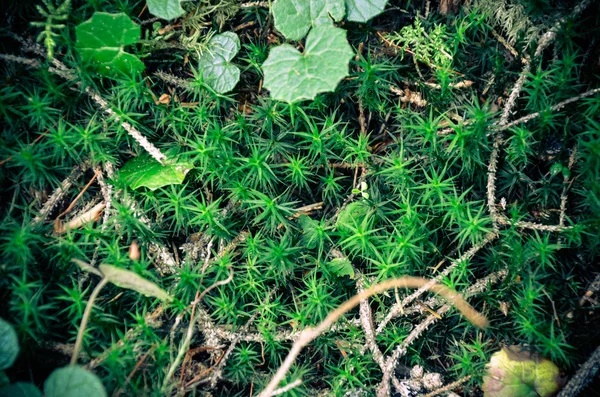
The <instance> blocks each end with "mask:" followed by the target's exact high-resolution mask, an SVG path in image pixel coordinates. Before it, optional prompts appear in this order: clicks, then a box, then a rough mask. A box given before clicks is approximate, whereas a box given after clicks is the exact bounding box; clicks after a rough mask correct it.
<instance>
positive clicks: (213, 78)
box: [198, 32, 240, 94]
mask: <svg viewBox="0 0 600 397" xmlns="http://www.w3.org/2000/svg"><path fill="white" fill-rule="evenodd" d="M208 48H209V49H208V51H205V52H203V53H202V55H201V56H200V58H199V59H198V66H199V68H200V70H201V71H202V76H203V77H204V82H205V83H206V84H207V85H208V86H209V87H211V88H212V89H213V90H215V91H216V92H218V93H220V94H223V93H225V92H229V91H231V90H233V88H234V87H235V85H236V84H237V83H238V81H240V69H239V68H238V67H237V66H235V65H233V64H232V63H231V60H232V59H233V58H234V57H235V56H236V55H237V53H238V52H239V50H240V39H239V37H238V35H237V34H235V33H233V32H225V33H221V34H218V35H216V36H214V37H213V38H211V39H210V41H209V42H208Z"/></svg>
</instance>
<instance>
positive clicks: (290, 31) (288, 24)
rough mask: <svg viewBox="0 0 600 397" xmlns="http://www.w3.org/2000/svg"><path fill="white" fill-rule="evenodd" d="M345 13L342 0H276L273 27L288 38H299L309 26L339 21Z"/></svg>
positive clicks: (304, 34) (306, 31)
mask: <svg viewBox="0 0 600 397" xmlns="http://www.w3.org/2000/svg"><path fill="white" fill-rule="evenodd" d="M345 14H346V5H345V4H344V0H277V1H276V2H275V4H273V17H274V18H275V28H277V30H279V31H280V32H281V33H283V35H284V36H285V37H286V38H287V39H288V40H300V39H301V38H303V37H304V36H306V33H308V31H309V30H310V28H311V27H314V26H318V25H322V24H324V23H330V22H331V18H333V20H334V21H340V20H341V19H342V18H344V15H345Z"/></svg>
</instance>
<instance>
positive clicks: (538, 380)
mask: <svg viewBox="0 0 600 397" xmlns="http://www.w3.org/2000/svg"><path fill="white" fill-rule="evenodd" d="M486 369H487V373H486V375H485V376H484V377H483V386H482V389H483V391H484V397H550V396H553V395H554V394H555V393H556V392H557V391H558V390H560V388H561V386H562V383H563V379H562V377H561V375H560V369H559V368H558V367H557V366H556V365H555V364H554V363H553V362H551V361H549V360H546V359H544V358H542V357H540V356H539V355H537V354H535V353H531V352H528V351H525V350H522V349H521V348H520V347H519V346H509V347H505V348H503V349H502V350H500V351H499V352H496V353H494V354H493V355H492V358H491V359H490V362H489V364H488V365H487V366H486Z"/></svg>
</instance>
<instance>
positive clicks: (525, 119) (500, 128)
mask: <svg viewBox="0 0 600 397" xmlns="http://www.w3.org/2000/svg"><path fill="white" fill-rule="evenodd" d="M597 93H600V88H596V89H593V90H589V91H586V92H584V93H582V94H579V95H576V96H574V97H573V98H569V99H567V100H564V101H562V102H559V103H557V104H556V105H554V106H551V107H550V108H548V109H546V110H544V111H543V112H544V113H545V112H548V111H551V112H555V111H557V110H560V109H562V108H563V107H565V106H567V105H568V104H570V103H573V102H576V101H578V100H580V99H583V98H586V97H588V96H592V95H594V94H597ZM541 113H542V112H535V113H531V114H528V115H527V116H524V117H521V118H519V119H517V120H514V121H511V122H510V123H507V124H504V125H502V126H498V127H497V128H493V127H492V128H493V129H494V130H495V131H504V130H506V129H509V128H512V127H514V126H515V125H519V124H522V123H527V122H528V121H531V120H533V119H535V118H537V117H539V116H540V114H541Z"/></svg>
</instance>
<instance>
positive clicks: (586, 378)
mask: <svg viewBox="0 0 600 397" xmlns="http://www.w3.org/2000/svg"><path fill="white" fill-rule="evenodd" d="M599 368H600V347H597V348H596V350H594V353H592V355H591V356H590V358H588V360H587V361H586V362H585V364H583V365H582V366H581V368H579V371H577V373H576V374H575V375H574V376H573V377H572V378H571V380H569V383H567V385H566V386H565V387H564V388H563V389H562V391H561V392H560V393H559V394H558V396H557V397H575V396H577V395H579V393H580V392H581V391H582V390H583V388H585V387H586V386H587V384H588V383H590V382H591V381H592V380H593V379H594V376H596V373H597V372H598V369H599Z"/></svg>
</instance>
